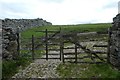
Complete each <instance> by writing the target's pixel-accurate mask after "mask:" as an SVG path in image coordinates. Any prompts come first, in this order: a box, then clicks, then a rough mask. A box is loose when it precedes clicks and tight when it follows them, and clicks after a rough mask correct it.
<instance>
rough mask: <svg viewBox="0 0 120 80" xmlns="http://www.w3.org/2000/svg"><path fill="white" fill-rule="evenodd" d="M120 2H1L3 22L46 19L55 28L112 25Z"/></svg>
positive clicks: (0, 14) (55, 0)
mask: <svg viewBox="0 0 120 80" xmlns="http://www.w3.org/2000/svg"><path fill="white" fill-rule="evenodd" d="M118 1H119V0H0V19H5V18H12V19H21V18H25V19H35V18H42V19H44V20H46V21H48V22H51V23H52V24H53V25H68V24H86V23H108V22H112V21H113V17H115V16H116V15H117V14H118Z"/></svg>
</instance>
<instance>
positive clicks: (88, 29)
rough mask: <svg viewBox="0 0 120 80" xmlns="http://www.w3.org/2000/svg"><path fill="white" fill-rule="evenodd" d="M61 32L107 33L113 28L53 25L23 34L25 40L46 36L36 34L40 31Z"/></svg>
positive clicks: (87, 25) (107, 25)
mask: <svg viewBox="0 0 120 80" xmlns="http://www.w3.org/2000/svg"><path fill="white" fill-rule="evenodd" d="M60 27H61V30H62V31H64V32H106V31H107V30H108V28H109V27H111V24H110V23H101V24H100V23H99V24H79V25H52V26H43V27H34V28H32V29H28V30H26V31H23V32H22V33H21V36H22V37H23V38H31V36H32V35H34V36H35V37H41V36H43V35H44V33H42V32H36V31H39V30H45V29H48V30H59V29H60Z"/></svg>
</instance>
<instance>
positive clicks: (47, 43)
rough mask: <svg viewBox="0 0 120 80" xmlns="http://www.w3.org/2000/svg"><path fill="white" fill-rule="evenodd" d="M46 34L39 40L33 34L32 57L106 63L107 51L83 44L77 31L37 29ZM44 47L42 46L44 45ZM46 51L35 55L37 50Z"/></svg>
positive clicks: (104, 46) (105, 46) (73, 61)
mask: <svg viewBox="0 0 120 80" xmlns="http://www.w3.org/2000/svg"><path fill="white" fill-rule="evenodd" d="M36 32H42V33H44V34H45V36H43V37H42V38H37V39H39V42H41V43H36V42H35V39H36V38H35V37H34V35H32V39H31V44H32V45H31V51H32V59H33V60H34V59H46V60H49V59H58V60H62V62H63V63H65V62H71V63H90V64H93V63H96V64H97V63H106V62H107V58H108V55H107V51H93V50H91V49H89V48H87V46H84V45H82V44H81V43H82V42H80V41H79V39H77V37H78V35H77V33H70V34H66V33H64V32H62V31H61V28H60V30H58V31H50V30H49V31H48V30H47V29H46V30H45V31H36ZM41 46H42V47H43V48H42V47H41ZM92 47H103V48H106V49H107V47H108V46H107V45H106V44H105V45H96V44H95V45H92ZM38 49H39V50H41V51H44V54H43V56H42V58H41V57H35V54H36V53H35V51H36V50H38Z"/></svg>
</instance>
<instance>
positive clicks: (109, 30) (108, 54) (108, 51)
mask: <svg viewBox="0 0 120 80" xmlns="http://www.w3.org/2000/svg"><path fill="white" fill-rule="evenodd" d="M110 38H111V28H108V47H107V63H110V44H111V42H110Z"/></svg>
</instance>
